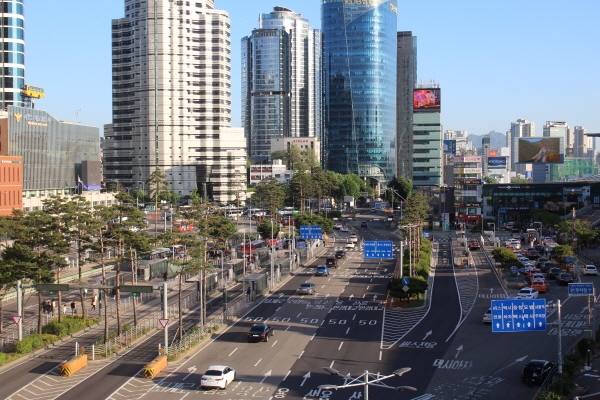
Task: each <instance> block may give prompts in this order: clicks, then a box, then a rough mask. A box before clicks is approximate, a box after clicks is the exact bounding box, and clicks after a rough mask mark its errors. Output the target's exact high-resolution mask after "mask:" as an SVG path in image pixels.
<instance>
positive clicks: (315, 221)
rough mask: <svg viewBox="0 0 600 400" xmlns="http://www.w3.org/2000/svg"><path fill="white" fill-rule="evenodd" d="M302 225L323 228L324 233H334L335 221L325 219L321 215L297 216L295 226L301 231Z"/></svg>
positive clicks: (303, 214)
mask: <svg viewBox="0 0 600 400" xmlns="http://www.w3.org/2000/svg"><path fill="white" fill-rule="evenodd" d="M302 225H313V226H321V227H322V231H323V232H331V231H333V220H331V219H328V218H325V217H323V216H322V215H320V214H306V213H302V214H297V215H296V216H295V217H294V226H295V227H296V229H300V226H302Z"/></svg>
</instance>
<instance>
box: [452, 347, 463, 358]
mask: <svg viewBox="0 0 600 400" xmlns="http://www.w3.org/2000/svg"><path fill="white" fill-rule="evenodd" d="M461 351H463V346H462V344H461V345H460V346H458V349H456V355H455V356H454V358H457V357H458V355H459V354H460V352H461Z"/></svg>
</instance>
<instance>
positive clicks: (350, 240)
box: [348, 235, 358, 243]
mask: <svg viewBox="0 0 600 400" xmlns="http://www.w3.org/2000/svg"><path fill="white" fill-rule="evenodd" d="M348 241H349V242H353V243H356V242H358V237H357V236H356V235H352V236H350V238H349V239H348Z"/></svg>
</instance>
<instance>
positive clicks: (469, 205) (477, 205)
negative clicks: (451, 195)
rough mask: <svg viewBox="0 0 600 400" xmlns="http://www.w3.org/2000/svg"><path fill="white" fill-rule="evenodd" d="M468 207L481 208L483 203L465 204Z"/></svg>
mask: <svg viewBox="0 0 600 400" xmlns="http://www.w3.org/2000/svg"><path fill="white" fill-rule="evenodd" d="M465 206H467V207H481V203H465Z"/></svg>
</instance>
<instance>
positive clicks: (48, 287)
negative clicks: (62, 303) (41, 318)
mask: <svg viewBox="0 0 600 400" xmlns="http://www.w3.org/2000/svg"><path fill="white" fill-rule="evenodd" d="M35 290H37V291H38V292H51V293H50V294H55V293H56V292H67V291H69V285H64V284H57V283H39V284H37V285H35Z"/></svg>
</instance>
